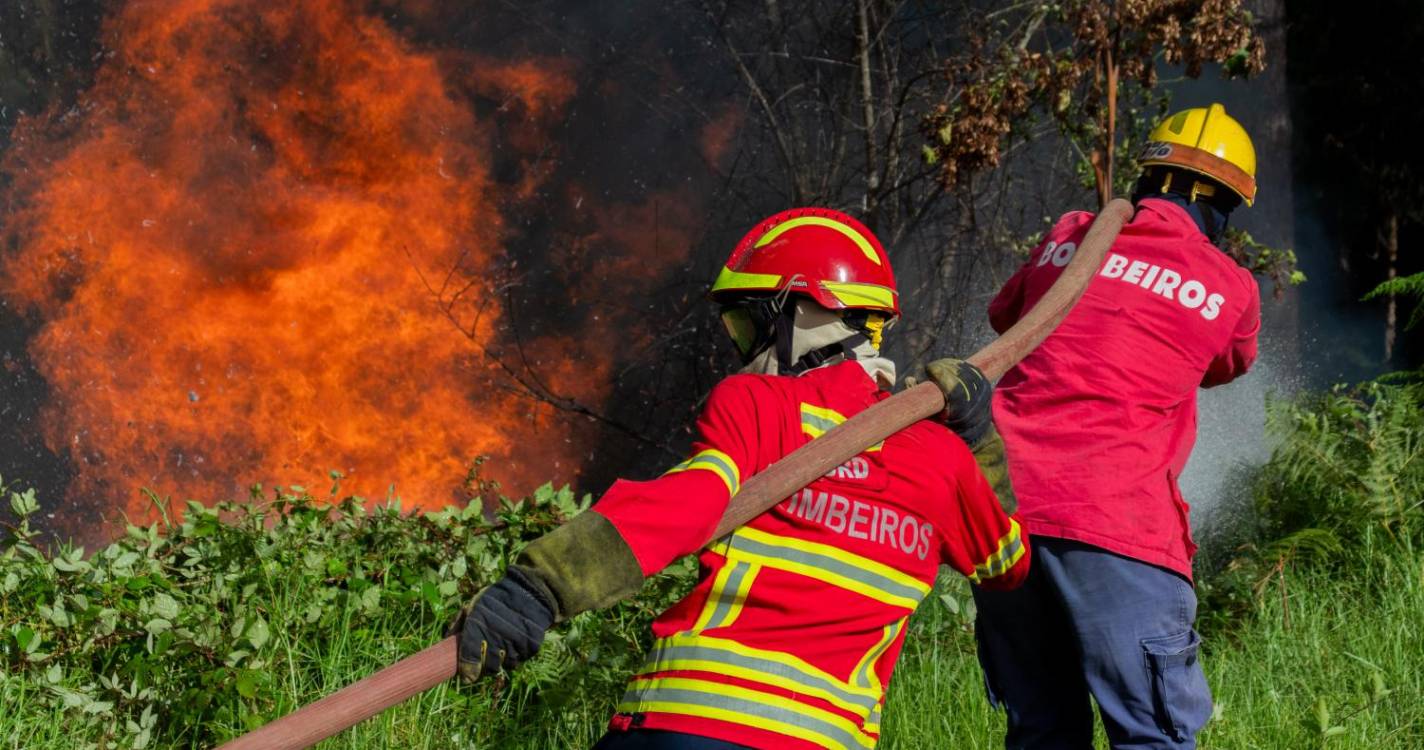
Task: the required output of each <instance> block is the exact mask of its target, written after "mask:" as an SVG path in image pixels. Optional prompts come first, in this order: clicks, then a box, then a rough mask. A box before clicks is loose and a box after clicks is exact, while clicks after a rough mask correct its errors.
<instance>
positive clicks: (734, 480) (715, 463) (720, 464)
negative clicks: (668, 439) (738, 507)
mask: <svg viewBox="0 0 1424 750" xmlns="http://www.w3.org/2000/svg"><path fill="white" fill-rule="evenodd" d="M693 469H703V470H705V471H710V472H712V473H713V474H716V475H717V477H718V478H719V479H721V480H722V482H723V484H726V485H727V491H728V492H730V493H732V494H733V495H735V494H737V490H740V489H741V488H742V472H741V469H739V468H737V462H736V461H733V460H732V457H731V456H729V455H727V454H725V453H723V452H722V451H719V450H717V449H715V448H708V449H707V450H705V451H701V452H699V453H697V454H695V455H693V456H692V458H689V459H687V460H686V461H683V462H682V463H680V464H678V465H677V466H674V467H672V468H671V469H668V470H667V471H666V472H664V473H663V476H667V475H668V474H676V473H677V472H680V471H692V470H693Z"/></svg>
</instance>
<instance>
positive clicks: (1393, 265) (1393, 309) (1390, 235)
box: [1384, 209, 1399, 362]
mask: <svg viewBox="0 0 1424 750" xmlns="http://www.w3.org/2000/svg"><path fill="white" fill-rule="evenodd" d="M1384 253H1385V260H1386V263H1387V268H1386V269H1385V280H1386V281H1394V280H1395V278H1396V277H1398V276H1399V213H1398V212H1396V211H1394V210H1393V209H1391V210H1390V212H1389V218H1388V219H1386V220H1385V229H1384ZM1398 323H1399V302H1398V300H1396V298H1395V296H1394V295H1393V294H1391V295H1389V303H1388V305H1387V306H1386V307H1385V313H1384V361H1385V362H1388V361H1390V360H1391V359H1393V358H1394V337H1395V336H1396V335H1397V329H1398V327H1399V326H1398Z"/></svg>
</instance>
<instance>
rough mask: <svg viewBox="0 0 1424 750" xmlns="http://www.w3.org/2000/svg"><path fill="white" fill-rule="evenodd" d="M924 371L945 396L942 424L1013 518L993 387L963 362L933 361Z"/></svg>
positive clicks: (1013, 505)
mask: <svg viewBox="0 0 1424 750" xmlns="http://www.w3.org/2000/svg"><path fill="white" fill-rule="evenodd" d="M925 372H926V373H927V374H928V376H929V379H930V380H931V381H933V382H934V383H935V385H938V386H939V389H940V391H941V392H942V393H944V403H945V411H944V414H943V415H941V421H942V422H943V423H944V425H945V426H946V427H948V428H949V429H950V430H953V431H954V433H955V434H956V435H958V436H959V437H960V439H962V440H963V441H964V442H965V444H967V445H968V446H969V450H970V452H972V453H973V454H974V460H975V462H977V463H978V464H979V470H980V471H982V472H983V473H984V478H985V479H986V480H988V482H989V486H990V487H992V488H993V490H994V494H995V495H996V496H998V498H999V505H1000V506H1001V507H1002V508H1003V509H1004V513H1006V514H1008V515H1013V514H1014V512H1015V511H1017V510H1018V508H1019V501H1018V497H1017V496H1016V495H1014V488H1013V485H1012V484H1011V483H1010V482H1009V464H1008V460H1007V458H1006V457H1005V455H1004V439H1003V438H1002V437H1000V436H999V431H998V430H997V429H996V428H995V427H994V418H993V409H992V402H993V395H994V386H993V384H992V383H990V382H989V378H987V377H985V375H984V373H983V372H982V371H981V370H980V369H979V368H978V367H975V366H974V365H972V364H970V363H968V362H966V361H964V360H962V359H938V360H935V361H934V362H931V363H929V364H928V365H926V366H925Z"/></svg>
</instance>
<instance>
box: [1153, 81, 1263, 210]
mask: <svg viewBox="0 0 1424 750" xmlns="http://www.w3.org/2000/svg"><path fill="white" fill-rule="evenodd" d="M1147 141H1148V142H1147V145H1146V146H1144V147H1143V149H1142V156H1141V157H1140V159H1139V161H1140V162H1141V164H1142V166H1143V167H1149V166H1152V165H1154V164H1161V165H1164V166H1170V167H1180V168H1182V169H1186V170H1188V171H1191V172H1196V173H1197V174H1200V175H1203V176H1206V177H1210V178H1211V179H1212V180H1214V181H1216V182H1217V183H1220V184H1222V185H1225V186H1226V187H1227V189H1229V190H1231V191H1232V192H1233V193H1236V194H1237V195H1239V196H1241V200H1243V201H1245V202H1246V205H1248V206H1249V205H1251V204H1252V203H1253V202H1254V201H1255V200H1256V148H1255V147H1254V146H1252V145H1251V136H1249V135H1247V134H1246V129H1245V128H1243V127H1241V123H1239V122H1237V121H1236V120H1234V119H1232V117H1231V115H1228V114H1226V108H1225V107H1223V106H1221V105H1220V104H1212V105H1211V106H1210V107H1196V108H1193V109H1184V110H1182V111H1181V112H1177V113H1175V114H1173V115H1170V116H1169V117H1167V119H1165V120H1163V121H1162V122H1160V123H1158V124H1157V127H1155V128H1153V129H1152V134H1151V135H1149V136H1148V137H1147Z"/></svg>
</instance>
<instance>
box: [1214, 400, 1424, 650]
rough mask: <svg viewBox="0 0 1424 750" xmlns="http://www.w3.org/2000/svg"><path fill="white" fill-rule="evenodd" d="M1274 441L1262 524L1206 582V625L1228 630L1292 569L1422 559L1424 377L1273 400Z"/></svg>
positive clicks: (1262, 479) (1259, 490)
mask: <svg viewBox="0 0 1424 750" xmlns="http://www.w3.org/2000/svg"><path fill="white" fill-rule="evenodd" d="M1266 425H1267V431H1268V433H1269V434H1270V435H1271V436H1272V437H1273V438H1274V439H1275V440H1276V441H1277V445H1276V448H1275V450H1274V451H1273V452H1272V455H1271V458H1270V460H1269V461H1268V462H1267V463H1266V465H1265V466H1264V467H1262V469H1261V471H1260V473H1259V475H1258V476H1257V478H1256V482H1255V487H1254V493H1255V502H1256V515H1257V518H1258V523H1259V528H1258V529H1256V531H1255V534H1254V539H1253V541H1251V542H1250V543H1248V544H1247V545H1245V546H1244V547H1243V548H1242V549H1241V550H1240V554H1239V555H1238V556H1237V557H1236V558H1235V559H1233V560H1232V561H1231V562H1230V563H1229V564H1228V565H1226V566H1225V568H1224V569H1223V570H1220V571H1214V572H1212V573H1211V574H1210V575H1209V576H1206V577H1204V578H1203V579H1202V580H1200V581H1199V585H1198V589H1199V594H1200V596H1201V598H1202V601H1203V607H1202V614H1203V618H1202V622H1201V628H1202V629H1203V630H1204V631H1210V632H1213V633H1230V632H1231V631H1232V630H1233V629H1234V628H1235V626H1237V625H1239V623H1240V622H1241V621H1242V620H1243V619H1244V618H1245V617H1246V616H1248V615H1250V614H1251V613H1253V612H1255V611H1256V610H1258V609H1259V608H1260V603H1261V602H1260V599H1261V597H1262V596H1263V595H1264V594H1265V592H1266V590H1267V589H1268V588H1270V584H1271V583H1272V581H1276V582H1278V584H1279V585H1278V586H1277V587H1276V588H1274V589H1271V590H1273V591H1276V590H1278V591H1279V592H1280V594H1281V596H1283V597H1284V596H1286V595H1287V591H1288V587H1287V583H1286V576H1287V573H1288V571H1290V570H1291V569H1293V568H1297V567H1308V568H1323V569H1326V570H1329V571H1334V572H1336V573H1350V574H1357V573H1360V572H1361V571H1365V570H1370V569H1374V568H1378V567H1380V566H1381V565H1382V564H1386V563H1391V561H1392V559H1395V558H1397V559H1401V560H1411V559H1414V558H1415V556H1417V554H1418V551H1419V541H1420V538H1421V534H1424V382H1420V381H1419V380H1418V379H1417V378H1416V377H1414V376H1409V375H1405V376H1400V375H1396V376H1393V377H1389V378H1386V379H1383V380H1380V381H1371V382H1367V383H1363V384H1361V385H1357V386H1353V387H1349V386H1336V387H1334V388H1332V389H1330V390H1328V391H1325V392H1322V393H1307V394H1304V395H1301V396H1299V397H1296V398H1293V399H1288V400H1278V399H1272V400H1270V401H1269V402H1268V403H1267V408H1266Z"/></svg>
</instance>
